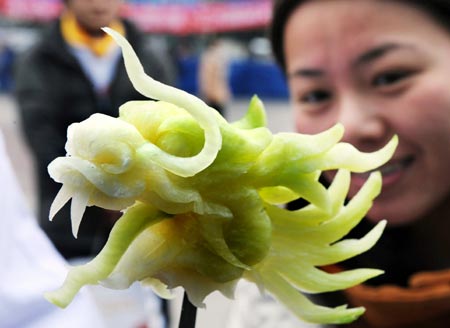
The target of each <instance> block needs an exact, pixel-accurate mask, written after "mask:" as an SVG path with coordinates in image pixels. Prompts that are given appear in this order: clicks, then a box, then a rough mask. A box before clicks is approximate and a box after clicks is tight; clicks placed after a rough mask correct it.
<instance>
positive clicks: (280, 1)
mask: <svg viewBox="0 0 450 328" xmlns="http://www.w3.org/2000/svg"><path fill="white" fill-rule="evenodd" d="M307 1H312V0H274V4H273V13H272V23H271V26H270V30H269V37H270V41H271V44H272V52H273V54H274V56H275V59H276V61H277V62H278V64H279V65H280V66H281V68H282V69H283V70H286V63H285V58H284V36H283V34H284V29H285V27H286V22H287V21H288V19H289V17H290V16H291V14H292V13H293V12H294V11H295V9H296V8H297V7H298V6H300V5H301V4H303V3H305V2H307ZM384 1H397V2H403V3H405V4H408V5H410V6H415V7H417V8H419V9H420V10H423V11H424V12H426V13H428V14H429V15H430V16H431V17H432V18H433V19H434V20H435V21H436V22H438V23H439V24H441V25H442V26H443V27H445V28H446V29H447V30H448V31H449V33H450V0H384Z"/></svg>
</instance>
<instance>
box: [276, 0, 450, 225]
mask: <svg viewBox="0 0 450 328" xmlns="http://www.w3.org/2000/svg"><path fill="white" fill-rule="evenodd" d="M284 51H285V59H286V70H287V74H288V83H289V88H290V91H291V97H292V102H293V105H294V108H295V115H296V127H297V129H298V131H299V132H302V133H318V132H320V131H323V130H325V129H327V128H330V127H331V126H333V125H334V124H335V123H337V122H341V123H342V124H343V125H344V126H345V135H344V141H346V142H349V143H351V144H353V145H354V146H355V147H357V148H358V149H360V150H361V151H374V150H376V149H379V148H381V147H382V146H383V145H385V144H386V143H387V142H388V140H390V138H391V137H392V136H393V135H394V134H397V135H398V136H399V140H400V143H399V146H398V148H397V151H396V153H395V155H394V156H393V158H392V159H391V161H390V162H389V163H387V164H386V165H385V166H383V167H382V168H381V171H382V173H383V190H382V194H381V195H380V196H379V197H378V198H377V199H376V201H375V203H374V206H373V208H372V210H371V211H370V213H369V218H370V219H371V220H374V221H377V220H381V219H388V220H389V222H390V223H392V224H401V223H407V222H411V221H413V220H415V219H418V218H420V217H424V216H426V215H427V213H429V212H430V211H431V210H432V209H433V208H435V207H436V206H438V205H439V204H440V203H442V202H444V201H445V199H446V198H447V197H448V195H449V193H450V173H449V169H450V33H449V32H448V31H447V30H445V29H444V28H443V27H441V26H440V25H438V24H437V23H435V22H434V21H433V19H432V18H431V17H429V16H427V15H426V14H425V13H423V12H421V11H419V10H418V9H415V8H412V7H410V6H408V5H405V4H401V3H398V2H394V1H382V0H381V1H380V0H379V1H374V0H360V1H352V0H339V1H336V0H322V1H308V2H306V3H305V4H303V5H301V6H300V7H298V8H297V9H296V10H295V11H294V12H293V14H292V16H291V17H290V18H289V20H288V22H287V25H286V29H285V31H284ZM331 176H332V173H331V172H328V177H329V178H331ZM366 176H367V175H363V174H354V175H353V176H352V183H351V188H350V195H351V196H352V195H354V194H355V193H356V191H357V190H358V189H359V188H360V187H361V185H362V184H363V182H364V181H365V179H366Z"/></svg>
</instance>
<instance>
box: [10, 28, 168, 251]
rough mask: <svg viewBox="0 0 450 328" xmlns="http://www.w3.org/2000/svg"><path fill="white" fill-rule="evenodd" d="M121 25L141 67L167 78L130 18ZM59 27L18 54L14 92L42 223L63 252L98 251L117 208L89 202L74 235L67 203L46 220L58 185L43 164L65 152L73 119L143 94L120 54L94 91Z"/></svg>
mask: <svg viewBox="0 0 450 328" xmlns="http://www.w3.org/2000/svg"><path fill="white" fill-rule="evenodd" d="M125 30H126V37H127V39H128V40H129V42H130V43H131V45H132V46H133V48H134V49H135V50H136V52H137V54H138V56H139V58H140V59H141V61H142V64H143V66H144V68H145V71H146V72H147V73H148V74H149V75H150V76H152V77H153V78H155V79H156V80H159V81H161V82H164V83H170V82H171V81H168V76H167V74H166V72H165V71H164V68H163V67H164V66H163V65H161V64H160V61H159V60H158V58H157V57H156V56H155V55H153V54H152V53H150V52H149V51H148V50H147V49H146V48H145V45H144V36H143V35H142V34H141V33H140V32H138V30H137V29H136V28H135V27H134V26H133V25H132V24H130V23H129V22H125ZM60 31H61V30H60V22H59V20H58V21H56V22H54V23H53V24H51V25H50V26H49V28H48V29H47V30H46V31H45V33H44V35H43V38H42V39H41V40H40V42H38V43H37V44H36V45H35V46H34V47H33V48H32V49H30V51H28V52H27V53H26V54H25V55H24V56H23V57H22V58H20V61H19V63H18V65H17V71H16V73H17V74H16V97H17V101H18V104H19V109H20V113H21V116H22V120H23V127H24V132H25V136H26V138H27V140H28V143H29V145H30V148H31V150H32V152H33V153H34V156H35V159H36V169H37V172H36V173H37V177H38V188H39V189H38V190H39V203H38V204H39V222H40V225H41V226H42V228H43V229H44V231H45V232H46V233H47V235H48V236H49V238H50V239H51V240H52V242H53V243H54V244H55V246H56V247H57V249H58V250H59V251H60V252H61V253H62V255H63V256H64V257H66V258H72V257H79V256H91V255H94V254H96V253H98V251H99V250H100V249H101V248H102V247H103V245H104V243H105V242H106V239H107V236H108V234H109V231H110V229H111V227H112V225H113V223H114V220H115V218H117V217H118V214H117V213H114V212H111V211H105V210H103V209H100V208H95V207H88V208H87V209H86V212H85V214H84V217H83V221H82V223H81V226H80V231H79V234H78V236H79V237H78V239H75V238H74V237H73V236H72V233H71V225H70V204H66V206H64V208H63V209H62V210H61V211H60V212H59V213H58V214H57V215H56V216H55V218H54V220H53V222H49V220H48V214H49V208H50V204H51V203H52V201H53V199H54V197H55V195H56V193H57V192H58V190H59V188H60V187H61V185H60V184H58V183H55V182H54V181H53V180H52V179H51V178H50V177H49V174H48V172H47V165H48V164H49V163H50V162H51V161H52V160H53V159H55V158H56V157H59V156H64V155H65V153H66V152H65V150H64V145H65V142H66V139H67V127H68V126H69V125H70V124H71V123H73V122H80V121H83V120H85V119H86V118H88V117H89V116H91V115H92V114H94V113H104V114H107V115H110V116H114V117H117V116H118V108H119V106H120V105H122V104H123V103H125V102H127V101H129V100H136V99H145V98H144V97H143V96H142V95H140V94H138V93H137V92H136V91H135V90H134V88H133V87H132V85H131V82H130V81H129V79H128V76H127V74H126V71H125V67H124V65H123V60H122V58H121V59H120V60H119V63H118V66H117V68H116V71H115V75H114V78H113V80H112V82H111V84H110V87H109V89H108V90H107V91H106V92H104V93H103V94H97V93H96V92H95V91H94V87H93V85H92V83H91V82H90V80H89V79H88V78H87V76H86V75H85V73H84V72H83V70H82V68H81V66H80V65H79V63H78V60H77V59H76V58H75V57H74V56H73V55H72V54H71V52H70V50H69V46H68V45H67V44H66V42H65V41H64V39H63V37H62V35H61V32H60Z"/></svg>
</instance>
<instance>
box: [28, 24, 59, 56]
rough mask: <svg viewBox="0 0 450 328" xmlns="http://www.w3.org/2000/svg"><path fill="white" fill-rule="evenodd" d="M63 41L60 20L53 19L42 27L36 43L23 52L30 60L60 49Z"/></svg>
mask: <svg viewBox="0 0 450 328" xmlns="http://www.w3.org/2000/svg"><path fill="white" fill-rule="evenodd" d="M62 43H63V41H62V36H61V33H60V29H59V20H55V21H52V22H50V23H49V24H48V25H47V26H45V27H43V28H42V29H41V31H40V32H39V36H38V38H37V40H36V41H35V43H34V44H33V45H32V46H30V48H28V49H27V50H25V51H24V52H23V57H24V58H28V60H30V59H33V58H36V57H40V56H44V55H46V54H49V53H52V52H53V51H59V49H61V47H62V46H63V44H62Z"/></svg>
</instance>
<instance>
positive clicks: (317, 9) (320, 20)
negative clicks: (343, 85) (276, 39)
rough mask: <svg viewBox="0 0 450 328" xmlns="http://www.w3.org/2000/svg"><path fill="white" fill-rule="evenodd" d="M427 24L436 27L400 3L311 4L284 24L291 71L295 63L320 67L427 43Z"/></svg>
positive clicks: (342, 1)
mask: <svg viewBox="0 0 450 328" xmlns="http://www.w3.org/2000/svg"><path fill="white" fill-rule="evenodd" d="M380 13H381V14H380ZM427 20H428V21H429V22H428V23H429V25H434V22H433V21H432V20H431V19H429V18H428V16H426V15H425V14H423V13H422V12H420V11H418V10H417V9H413V8H410V7H408V6H406V5H401V4H398V3H397V2H386V1H373V0H359V1H356V2H355V1H351V0H337V1H336V0H335V1H327V0H325V1H311V2H307V3H306V4H305V5H302V6H299V7H298V8H297V9H296V10H295V12H293V14H292V15H291V16H290V18H289V20H288V22H287V24H286V28H285V33H284V53H285V56H286V63H287V69H288V71H289V67H290V66H292V64H295V65H300V63H298V62H301V63H304V64H302V65H306V64H307V65H313V66H317V65H323V64H324V63H330V62H336V61H338V60H339V58H340V60H342V61H354V60H356V57H358V56H360V55H362V54H363V53H365V52H367V51H370V49H372V48H376V47H380V46H382V45H383V44H390V43H400V44H402V43H410V42H411V39H417V38H419V39H420V38H422V39H424V38H426V37H428V34H429V33H428V34H427V33H426V32H427V31H426V30H423V29H424V28H423V26H424V23H425V22H426V21H427ZM421 29H422V30H421ZM430 33H434V31H432V32H430ZM293 62H294V63H293ZM337 64H340V63H337Z"/></svg>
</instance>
